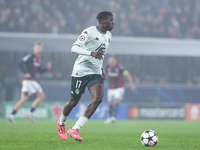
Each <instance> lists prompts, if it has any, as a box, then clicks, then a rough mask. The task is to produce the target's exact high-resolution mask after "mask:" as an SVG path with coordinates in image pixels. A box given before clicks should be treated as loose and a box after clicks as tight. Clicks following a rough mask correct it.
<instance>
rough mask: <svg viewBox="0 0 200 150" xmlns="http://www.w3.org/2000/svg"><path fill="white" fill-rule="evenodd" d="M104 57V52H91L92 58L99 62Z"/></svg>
mask: <svg viewBox="0 0 200 150" xmlns="http://www.w3.org/2000/svg"><path fill="white" fill-rule="evenodd" d="M103 55H104V53H102V52H91V56H92V57H95V58H96V59H99V60H101V59H103Z"/></svg>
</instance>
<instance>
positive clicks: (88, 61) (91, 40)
mask: <svg viewBox="0 0 200 150" xmlns="http://www.w3.org/2000/svg"><path fill="white" fill-rule="evenodd" d="M111 37H112V34H111V33H110V32H109V31H107V32H106V33H102V32H101V31H99V30H98V29H97V27H96V26H91V27H89V28H87V29H85V30H83V32H82V33H81V35H80V36H79V37H78V39H77V40H76V42H75V43H74V45H78V46H80V47H81V48H83V49H85V50H86V51H91V52H97V51H101V52H103V53H104V54H105V53H106V51H107V49H108V46H109V44H110V40H111ZM103 58H104V56H103ZM101 68H103V59H102V60H99V59H96V58H95V57H92V56H87V55H79V56H78V58H77V59H76V61H75V64H74V68H73V71H72V76H74V77H82V76H85V75H89V74H102V70H101Z"/></svg>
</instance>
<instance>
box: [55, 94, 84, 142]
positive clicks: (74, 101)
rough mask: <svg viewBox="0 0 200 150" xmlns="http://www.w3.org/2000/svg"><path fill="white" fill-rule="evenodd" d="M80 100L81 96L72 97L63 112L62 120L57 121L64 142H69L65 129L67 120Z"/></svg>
mask: <svg viewBox="0 0 200 150" xmlns="http://www.w3.org/2000/svg"><path fill="white" fill-rule="evenodd" d="M80 98H81V96H79V97H72V96H71V98H70V100H69V101H68V102H67V103H66V104H65V106H64V108H63V112H62V114H61V116H60V119H59V120H58V121H57V126H58V135H59V136H60V138H61V139H63V140H67V133H66V129H65V122H66V120H67V117H68V116H69V114H70V112H71V111H72V109H73V108H74V107H75V106H76V105H77V104H78V102H79V100H80Z"/></svg>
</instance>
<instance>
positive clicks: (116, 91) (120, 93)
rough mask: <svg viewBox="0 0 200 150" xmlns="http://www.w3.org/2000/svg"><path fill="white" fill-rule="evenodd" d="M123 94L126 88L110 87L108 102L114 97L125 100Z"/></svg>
mask: <svg viewBox="0 0 200 150" xmlns="http://www.w3.org/2000/svg"><path fill="white" fill-rule="evenodd" d="M123 96H124V88H117V89H108V93H107V98H108V102H111V101H112V100H114V99H120V100H123Z"/></svg>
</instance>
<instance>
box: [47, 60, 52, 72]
mask: <svg viewBox="0 0 200 150" xmlns="http://www.w3.org/2000/svg"><path fill="white" fill-rule="evenodd" d="M46 68H47V70H50V69H51V68H52V64H51V63H50V62H47V63H46Z"/></svg>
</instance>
